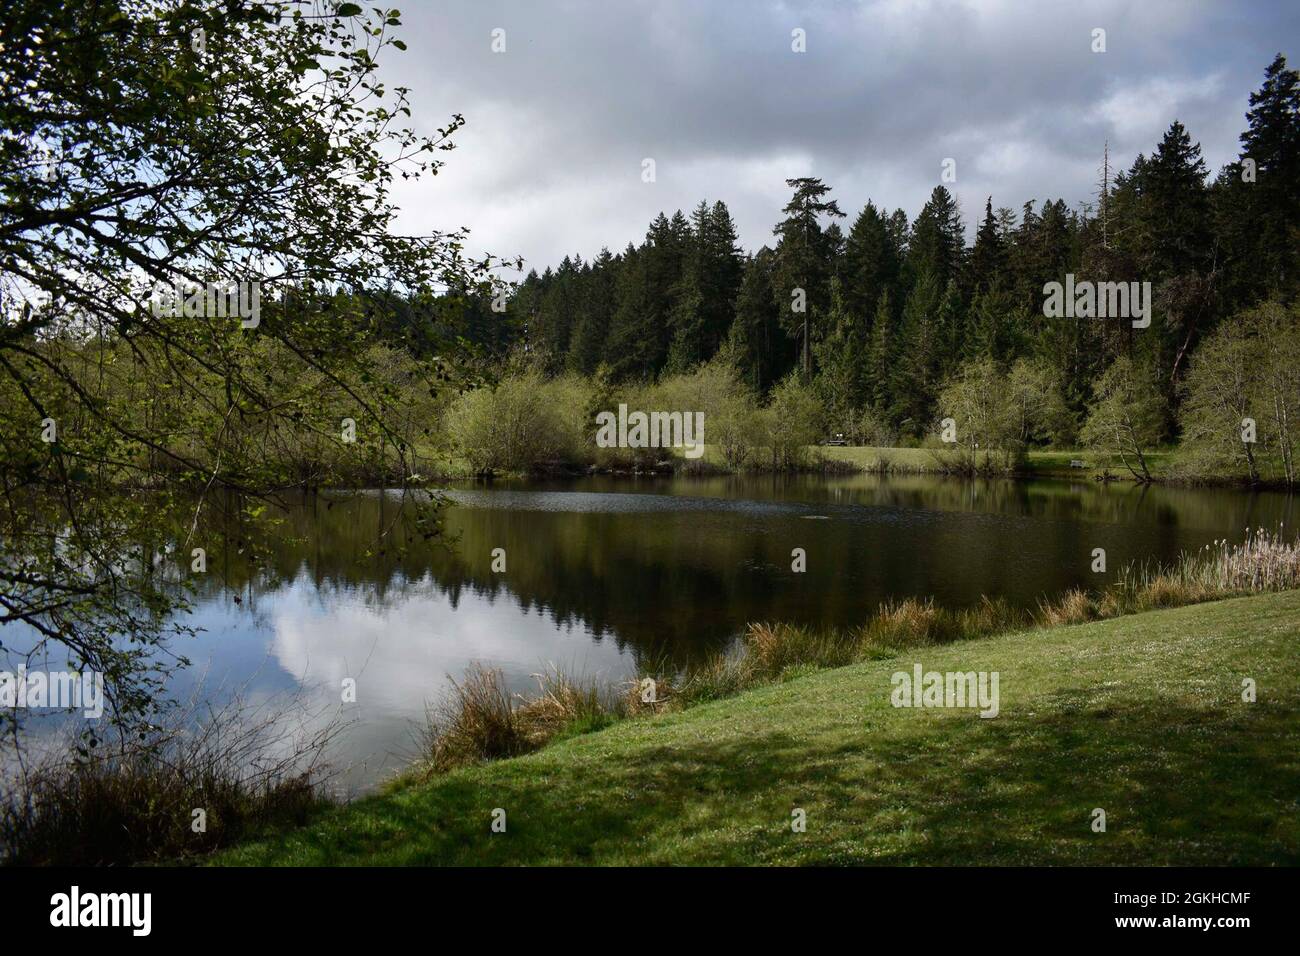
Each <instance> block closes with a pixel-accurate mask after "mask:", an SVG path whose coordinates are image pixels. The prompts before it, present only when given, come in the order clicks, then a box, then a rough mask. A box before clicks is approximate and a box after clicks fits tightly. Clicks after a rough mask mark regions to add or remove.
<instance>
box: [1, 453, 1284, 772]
mask: <svg viewBox="0 0 1300 956" xmlns="http://www.w3.org/2000/svg"><path fill="white" fill-rule="evenodd" d="M449 496H450V498H451V500H452V504H451V506H450V508H449V510H448V512H447V515H446V528H447V530H448V532H449V533H450V534H449V537H451V538H453V539H454V544H452V545H451V547H450V548H448V547H444V546H442V545H438V544H424V543H422V544H421V545H420V546H419V547H417V548H413V549H412V550H410V551H409V552H407V553H405V554H403V555H400V556H399V555H398V554H397V553H396V552H395V551H394V549H392V548H391V546H388V545H386V544H385V539H381V536H380V532H381V529H385V528H395V529H399V530H400V528H401V525H402V522H403V510H402V508H401V507H400V501H399V500H398V499H397V498H396V497H395V496H394V495H392V494H386V493H381V492H378V491H373V492H362V493H359V494H356V495H353V496H330V495H322V496H317V497H314V498H308V499H304V500H303V501H302V503H301V504H299V505H295V506H293V507H291V508H290V509H289V510H288V511H287V512H286V513H285V514H284V516H283V519H284V520H283V526H282V533H278V534H277V536H276V543H275V544H274V545H273V547H272V550H271V553H270V556H269V560H267V561H265V562H264V563H262V564H261V565H259V567H258V568H257V569H256V570H252V569H246V568H242V567H237V566H235V565H232V564H229V563H227V562H225V561H223V559H222V557H221V556H220V554H218V552H217V551H216V550H213V551H212V552H211V554H212V557H210V559H209V560H210V564H209V573H208V576H207V580H206V585H205V589H204V591H203V592H202V593H201V597H200V600H199V602H198V604H197V607H196V608H195V611H194V613H193V614H192V615H190V619H189V622H188V623H190V624H193V625H196V626H198V627H200V628H202V629H203V631H202V633H200V634H199V635H198V636H196V637H192V638H187V639H185V640H183V641H181V642H179V644H180V645H181V646H178V650H180V651H181V652H182V653H185V654H186V655H187V656H188V657H189V658H190V659H191V660H192V661H193V662H194V663H193V667H191V668H190V669H189V670H188V671H186V672H184V673H183V674H182V675H180V676H178V677H177V678H175V679H174V680H173V683H172V690H173V692H174V693H176V694H177V695H180V696H184V695H186V694H189V693H192V692H194V690H195V688H196V687H198V688H201V693H203V694H205V695H209V696H211V697H213V698H214V699H218V698H221V697H224V696H229V695H230V694H233V693H235V692H236V690H238V691H239V692H241V693H243V694H244V695H245V696H246V697H248V698H249V699H252V700H255V701H256V700H271V699H275V698H276V697H277V695H279V696H283V695H286V694H296V695H297V703H295V705H294V706H295V707H301V708H302V713H304V714H310V717H309V718H308V720H309V722H310V721H316V720H326V719H329V718H330V717H332V716H335V715H337V714H338V713H339V712H340V708H342V713H343V714H344V716H345V718H346V720H347V721H348V726H347V728H346V729H345V731H344V732H343V734H342V736H341V737H340V738H339V739H338V741H337V743H336V746H335V748H334V752H333V753H332V754H331V759H332V762H333V765H334V766H335V767H336V768H337V770H338V776H337V778H336V783H337V788H338V789H340V790H341V791H343V792H348V793H356V792H360V791H364V790H366V789H368V788H370V787H373V786H374V785H375V784H377V783H378V782H380V781H382V780H383V779H385V778H386V777H387V776H388V775H391V773H392V772H394V771H395V770H396V769H398V768H400V767H402V766H405V765H406V764H408V763H409V762H410V761H411V759H412V758H413V756H414V755H415V749H416V733H417V729H418V727H419V726H420V725H421V724H422V723H423V720H424V714H425V708H426V705H427V704H428V703H429V702H434V701H437V700H439V699H441V698H442V697H443V696H444V695H445V694H446V693H447V690H448V677H449V676H450V677H459V676H460V675H462V674H463V673H464V671H465V669H466V667H467V666H468V665H469V664H470V663H471V662H476V661H477V662H482V663H485V664H488V665H490V666H493V667H499V668H501V669H502V671H503V672H504V673H505V675H506V677H507V680H508V682H509V684H510V685H511V687H513V688H515V689H518V690H524V689H526V688H527V687H528V686H529V685H530V683H531V679H530V675H531V674H534V673H536V672H538V671H539V670H541V669H543V668H544V667H546V666H547V665H548V664H551V663H553V664H556V665H559V666H560V667H561V668H563V669H565V670H566V671H568V672H570V673H577V674H581V675H586V676H589V677H595V678H598V679H600V680H603V681H610V682H613V681H618V680H621V679H624V678H626V677H628V676H630V675H631V674H632V673H633V672H635V671H636V669H637V667H638V665H639V663H641V662H647V661H660V660H663V659H665V658H667V659H670V660H672V661H675V662H679V663H686V662H689V661H691V660H692V659H697V658H700V657H702V656H704V655H706V654H708V653H711V652H713V651H716V650H718V649H720V648H725V647H726V646H728V644H729V643H730V642H732V641H734V640H735V638H736V636H737V635H738V634H739V633H740V632H741V631H742V629H743V627H744V625H745V624H746V623H747V622H749V621H756V620H787V621H799V622H810V623H825V624H852V623H856V622H860V621H862V620H863V619H864V618H866V617H867V616H868V615H870V614H871V613H872V612H873V611H874V609H875V608H876V607H877V605H878V604H879V603H880V602H881V601H883V600H886V599H889V598H902V597H907V596H918V597H933V598H934V599H935V600H936V601H937V602H939V603H941V604H944V605H948V606H963V605H969V604H973V603H976V602H978V601H979V599H980V597H981V596H982V595H989V596H1000V597H1003V598H1006V599H1007V600H1009V601H1011V602H1013V603H1015V604H1017V605H1021V606H1025V607H1033V606H1034V605H1035V604H1036V603H1037V602H1038V600H1039V599H1040V598H1042V597H1045V596H1048V595H1056V594H1058V593H1059V592H1061V591H1062V590H1064V589H1066V588H1069V587H1074V586H1079V587H1096V586H1098V585H1100V584H1101V583H1103V581H1105V580H1109V579H1111V578H1113V577H1114V576H1115V573H1116V572H1117V571H1118V570H1119V569H1120V568H1121V567H1122V566H1123V565H1125V564H1126V563H1128V562H1134V561H1171V560H1173V559H1174V558H1175V557H1176V556H1177V555H1178V554H1179V553H1180V552H1182V551H1185V550H1189V549H1195V548H1200V547H1201V546H1203V545H1205V544H1207V543H1209V542H1211V541H1213V540H1214V539H1216V538H1222V537H1228V538H1232V539H1234V540H1239V539H1241V538H1242V537H1243V536H1244V531H1245V528H1246V527H1247V526H1250V527H1264V528H1269V529H1274V528H1276V527H1277V526H1278V524H1279V523H1283V524H1285V526H1287V527H1291V526H1292V525H1293V524H1294V521H1293V514H1292V511H1293V508H1294V501H1293V499H1292V497H1291V496H1289V495H1285V494H1281V493H1249V492H1244V491H1234V490H1225V489H1197V488H1171V487H1145V488H1144V487H1139V486H1134V485H1131V484H1128V483H1113V484H1101V483H1096V482H1091V481H1080V482H1069V481H1061V480H1044V481H1028V482H1013V481H964V480H956V479H946V478H937V477H922V476H916V477H911V476H906V477H905V476H875V475H855V476H850V477H771V476H764V477H723V478H642V479H634V478H607V477H592V478H584V479H579V480H572V481H564V482H545V483H538V482H529V483H511V482H496V483H493V484H491V485H484V484H464V485H461V486H457V487H453V488H451V489H450V491H449ZM498 548H500V549H504V552H505V555H504V557H505V566H506V569H505V571H504V572H494V571H493V570H492V565H493V550H494V549H498ZM795 548H801V549H803V551H804V553H805V554H806V563H807V569H806V571H804V572H803V573H795V572H793V571H792V570H791V564H792V556H791V552H792V550H793V549H795ZM1094 548H1104V549H1105V551H1106V559H1107V565H1108V570H1107V573H1106V574H1095V573H1093V572H1092V570H1091V564H1092V561H1093V556H1092V552H1093V549H1094ZM8 643H9V644H10V645H12V643H13V642H12V640H11V641H9V642H8ZM346 678H351V679H353V680H355V682H356V697H357V699H356V702H355V703H348V704H342V703H341V690H340V688H341V686H342V683H343V681H344V680H345V679H346Z"/></svg>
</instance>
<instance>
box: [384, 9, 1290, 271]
mask: <svg viewBox="0 0 1300 956" xmlns="http://www.w3.org/2000/svg"><path fill="white" fill-rule="evenodd" d="M401 9H402V14H403V17H402V19H403V24H404V26H403V28H402V31H401V34H400V35H401V36H402V38H403V39H404V40H405V42H406V43H407V44H408V47H409V49H408V51H407V52H405V53H398V52H396V51H392V50H390V51H387V52H386V53H385V59H384V60H383V61H382V64H383V65H382V75H383V76H384V78H385V79H386V80H387V81H388V82H389V84H390V85H398V84H402V85H406V86H409V87H410V88H411V105H412V110H413V113H414V115H415V123H416V125H417V127H418V128H419V129H420V130H421V131H422V132H425V133H429V134H432V133H433V131H434V129H435V127H437V126H441V125H444V123H445V122H446V120H447V118H448V117H449V116H450V115H451V114H452V113H463V114H464V116H465V118H466V120H467V126H466V127H465V128H464V129H463V130H462V131H461V132H460V133H459V134H458V135H457V137H456V142H457V144H458V146H457V149H456V150H455V151H453V152H450V153H445V154H441V155H442V156H443V158H445V159H446V160H447V165H446V166H445V167H444V169H443V170H442V172H441V173H440V174H439V175H438V176H436V177H432V178H425V179H422V180H420V181H419V182H418V183H416V184H413V185H403V186H402V187H400V188H399V189H398V191H397V192H396V200H397V202H398V204H399V205H400V206H401V207H402V210H403V212H402V215H401V219H400V225H401V227H402V228H403V229H404V230H405V231H420V230H424V229H429V228H440V229H448V228H452V227H455V226H468V227H469V228H470V229H471V236H470V251H471V252H474V253H479V252H482V251H485V250H486V251H490V252H492V253H495V254H498V255H502V256H515V255H522V256H524V257H525V259H526V260H527V261H528V266H535V267H536V268H538V270H539V271H540V270H541V269H542V268H544V267H545V266H547V265H555V264H557V263H558V262H559V260H560V259H561V258H563V256H564V255H565V254H566V253H581V254H582V255H583V257H584V258H590V257H592V256H593V255H594V254H595V253H597V252H599V250H600V248H601V247H602V246H609V247H610V249H611V250H613V251H615V252H617V251H619V250H621V249H622V248H623V247H624V246H625V245H626V244H627V242H628V241H629V240H630V241H633V242H640V240H641V239H642V238H643V236H644V235H645V230H646V226H647V224H648V223H649V221H650V220H651V219H652V218H653V217H654V216H655V215H656V214H657V213H658V212H659V211H660V210H665V211H667V212H669V213H671V212H672V211H673V210H675V209H678V208H680V209H683V210H687V211H689V209H690V208H691V207H692V206H694V205H695V204H696V203H698V202H699V200H701V199H708V200H709V201H710V202H713V201H714V200H717V199H722V200H723V201H725V202H726V203H727V205H728V206H729V207H730V208H731V212H732V215H733V216H734V218H735V220H736V222H737V225H738V227H739V230H740V239H741V243H742V245H743V246H744V247H745V248H746V249H748V250H754V249H757V248H758V247H759V246H760V245H762V244H764V243H770V242H771V241H772V226H773V225H774V224H775V222H776V221H777V219H778V218H779V215H780V209H781V207H782V206H783V205H784V204H785V202H786V200H787V198H788V195H789V190H788V189H787V187H786V186H785V180H786V179H787V178H792V177H795V176H819V177H821V178H822V179H824V180H825V181H826V182H827V183H828V184H830V185H831V186H832V187H833V193H832V196H833V197H834V198H836V199H838V200H839V203H840V206H841V208H842V209H843V210H844V211H845V212H846V213H848V216H849V218H848V220H847V221H846V224H845V227H846V228H847V225H848V224H849V223H851V222H852V220H853V217H854V216H855V215H856V214H857V212H858V211H859V210H860V209H861V208H862V206H863V205H864V204H865V203H866V201H867V200H868V199H872V200H874V201H875V202H876V204H877V205H884V206H887V207H889V208H890V209H893V208H894V207H897V206H902V207H903V208H904V209H905V210H906V211H907V214H908V216H909V218H912V217H914V216H915V215H916V213H917V211H918V210H919V209H920V207H921V205H922V203H923V202H924V201H925V198H926V196H927V195H928V194H929V192H930V190H931V189H932V188H933V187H934V186H935V185H936V184H938V183H939V182H940V176H941V173H942V167H941V164H942V162H943V160H944V159H945V158H947V157H951V158H953V159H955V160H956V173H957V179H956V182H955V183H954V184H951V185H950V186H949V188H951V189H954V191H955V192H956V194H957V196H958V198H959V199H960V201H961V204H962V208H963V211H964V213H965V217H966V221H967V226H968V230H969V229H971V228H973V223H974V221H975V220H976V219H977V218H978V217H979V216H980V215H981V214H982V212H983V206H984V199H985V197H986V196H988V195H990V194H991V195H992V196H993V205H994V207H995V208H996V207H998V206H1009V207H1011V208H1013V209H1016V210H1017V211H1018V210H1019V209H1020V206H1021V204H1022V203H1024V202H1025V201H1027V200H1030V199H1034V200H1041V199H1043V198H1044V197H1050V198H1055V197H1058V196H1059V197H1063V198H1064V199H1066V200H1067V202H1069V203H1071V204H1074V203H1077V202H1079V201H1083V200H1086V199H1087V198H1088V197H1089V194H1090V193H1091V192H1092V191H1093V190H1094V188H1095V187H1094V185H1093V184H1094V183H1095V181H1096V180H1097V178H1098V167H1099V166H1100V163H1101V152H1102V144H1103V143H1104V142H1105V141H1106V140H1109V141H1110V149H1111V157H1112V162H1113V163H1114V164H1115V165H1117V166H1121V167H1127V166H1128V165H1129V164H1130V163H1131V162H1132V160H1133V158H1134V157H1135V156H1136V155H1137V153H1139V152H1145V153H1150V152H1151V150H1152V148H1153V146H1154V145H1155V143H1156V142H1157V141H1158V140H1159V137H1160V135H1161V134H1162V133H1163V131H1164V130H1165V128H1166V127H1167V126H1168V125H1169V123H1170V121H1171V120H1173V119H1175V118H1178V119H1180V120H1182V122H1183V123H1184V125H1186V126H1187V128H1188V129H1189V130H1190V132H1191V134H1192V137H1193V138H1194V139H1195V140H1197V141H1199V142H1200V143H1201V147H1202V149H1203V150H1204V153H1205V157H1206V161H1207V162H1208V163H1209V165H1210V167H1211V170H1212V172H1217V170H1218V168H1219V166H1221V165H1222V164H1223V163H1224V162H1226V161H1228V160H1230V159H1232V158H1235V156H1236V149H1237V137H1238V136H1239V134H1240V133H1241V130H1242V129H1243V127H1244V123H1245V120H1244V117H1243V114H1244V113H1245V110H1246V108H1247V105H1248V103H1247V99H1248V97H1249V95H1250V93H1251V92H1252V91H1253V90H1255V89H1257V88H1258V86H1259V84H1260V81H1261V79H1262V77H1263V71H1264V68H1265V67H1266V66H1267V65H1268V63H1269V62H1270V61H1271V60H1272V58H1273V55H1274V54H1276V53H1278V52H1282V53H1285V54H1286V55H1287V56H1288V57H1289V58H1290V62H1291V65H1292V66H1295V65H1296V64H1297V63H1300V43H1297V42H1296V41H1297V40H1298V39H1300V3H1297V2H1295V0H1261V2H1241V0H1235V2H1227V0H1223V2H1199V0H1115V2H1109V0H1105V2H1092V0H1070V2H1059V3H1058V2H1055V0H1021V2H1017V0H965V2H961V0H932V2H927V0H881V2H862V3H857V2H832V0H825V2H818V3H810V2H809V3H795V2H791V3H777V2H764V0H659V2H655V0H638V2H628V0H590V2H588V0H407V2H405V3H403V4H401ZM498 28H499V29H501V30H504V31H505V34H504V36H505V47H506V49H505V52H502V53H494V52H493V51H492V36H493V31H494V30H496V29H498ZM796 28H799V29H802V30H804V31H805V33H806V45H807V51H806V52H804V53H796V52H793V51H792V49H791V44H792V38H791V31H792V30H794V29H796ZM1096 28H1103V29H1104V30H1105V31H1106V37H1105V40H1106V52H1105V53H1094V52H1092V49H1091V47H1092V43H1093V36H1092V34H1093V30H1094V29H1096ZM1288 46H1289V47H1290V48H1288ZM646 158H652V159H654V161H655V167H656V168H655V171H656V181H655V182H653V183H645V182H643V181H642V175H641V172H642V161H643V159H646ZM528 266H525V269H527V268H528Z"/></svg>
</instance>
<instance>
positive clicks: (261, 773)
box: [0, 700, 341, 866]
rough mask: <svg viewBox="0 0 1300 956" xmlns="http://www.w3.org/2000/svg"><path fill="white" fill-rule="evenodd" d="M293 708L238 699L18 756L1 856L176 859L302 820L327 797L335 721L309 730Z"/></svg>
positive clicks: (3, 814) (2, 799)
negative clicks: (113, 740) (127, 731)
mask: <svg viewBox="0 0 1300 956" xmlns="http://www.w3.org/2000/svg"><path fill="white" fill-rule="evenodd" d="M291 712H292V711H291V710H290V709H289V708H287V707H286V708H282V709H278V710H269V709H267V708H266V707H265V706H262V707H253V706H250V705H248V704H245V703H244V702H243V701H242V700H236V701H233V702H232V703H230V704H228V705H226V706H225V707H224V708H222V709H220V710H219V711H209V712H207V713H206V714H203V715H202V717H201V718H200V717H199V712H198V711H197V709H194V708H184V709H178V710H177V711H176V712H175V713H173V714H171V715H170V716H169V717H168V719H167V720H166V722H165V723H164V724H161V725H157V726H155V727H154V728H152V729H151V730H150V731H146V732H145V733H144V734H143V735H137V736H136V737H135V738H133V739H130V740H128V741H124V742H118V743H117V744H115V745H113V746H109V745H108V743H107V742H106V741H99V742H98V744H97V746H95V747H93V748H92V747H89V746H78V744H79V743H80V741H79V740H74V739H71V738H69V739H67V740H66V741H65V742H64V744H65V745H64V746H56V747H50V748H48V749H46V750H45V751H43V752H42V753H41V754H40V755H37V756H35V757H32V755H30V754H29V755H26V756H24V758H23V759H22V760H18V761H14V766H13V769H11V771H10V772H9V773H8V775H7V777H8V779H6V780H4V781H3V782H0V783H2V785H0V794H2V795H0V861H3V862H4V863H5V864H8V865H18V866H33V865H35V866H46V865H60V866H122V865H129V864H138V863H171V862H182V861H186V860H192V859H195V858H198V857H201V856H203V855H205V854H207V853H210V852H211V851H213V850H216V849H218V848H221V847H225V846H230V845H232V844H234V843H238V842H240V841H241V840H245V839H250V838H253V837H255V836H257V835H259V834H262V833H269V832H275V831H278V830H282V829H286V828H289V827H294V826H300V825H302V824H304V823H305V822H307V819H308V818H309V817H310V816H311V815H312V814H313V813H314V812H315V811H316V810H318V809H320V808H322V807H324V806H325V805H326V804H327V802H328V801H327V798H326V797H325V795H324V794H323V792H322V789H321V788H322V785H323V784H324V782H325V780H326V779H327V775H326V772H325V767H324V764H323V760H322V757H323V753H324V751H325V749H326V747H327V745H328V744H329V743H330V741H331V740H332V739H333V738H334V737H335V736H336V735H337V733H338V732H339V731H340V730H341V725H340V724H339V723H338V722H337V721H329V722H327V723H325V724H324V725H323V726H319V727H316V729H312V726H311V725H312V723H313V720H312V718H310V717H308V718H301V719H299V720H297V721H295V720H294V719H292V718H289V717H288V715H289V714H290V713H291ZM68 754H72V755H73V757H72V759H69V757H68V756H67V755H68ZM196 809H198V810H202V811H203V827H202V828H198V829H196V827H195V820H196V817H195V815H194V811H195V810H196Z"/></svg>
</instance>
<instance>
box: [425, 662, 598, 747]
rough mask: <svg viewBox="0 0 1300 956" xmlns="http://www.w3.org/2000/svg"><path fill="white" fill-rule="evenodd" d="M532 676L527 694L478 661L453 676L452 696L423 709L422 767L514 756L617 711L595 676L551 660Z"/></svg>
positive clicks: (591, 727) (585, 728) (587, 727)
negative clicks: (533, 684) (533, 687)
mask: <svg viewBox="0 0 1300 956" xmlns="http://www.w3.org/2000/svg"><path fill="white" fill-rule="evenodd" d="M533 677H534V679H535V680H536V681H537V683H538V692H537V693H536V694H535V695H532V696H530V697H525V696H523V695H522V694H515V693H511V692H510V690H509V689H508V688H507V687H506V680H505V675H504V674H503V673H502V672H501V671H500V670H498V669H495V668H490V667H485V666H484V665H482V664H474V665H472V666H471V667H470V668H469V670H468V672H467V673H466V675H465V677H464V679H462V680H460V681H452V693H451V696H450V697H449V698H448V699H447V701H446V702H445V703H443V704H442V705H441V706H440V707H437V708H434V709H431V710H430V711H429V713H428V719H427V720H426V725H425V728H424V734H423V746H422V751H423V753H424V758H425V764H426V769H427V770H429V771H432V772H442V771H446V770H450V769H452V768H454V767H463V766H467V765H470V764H475V763H482V762H484V761H487V760H500V759H503V758H506V757H518V756H521V755H522V754H526V753H531V752H532V751H534V750H537V749H538V748H539V747H541V746H542V745H543V744H545V743H547V742H548V741H550V740H552V739H554V738H556V737H559V736H568V735H570V734H573V733H582V732H586V731H590V730H598V729H600V728H601V727H604V726H605V725H607V724H609V723H611V722H612V721H613V720H615V719H617V718H618V717H619V716H621V711H622V708H621V704H620V701H619V699H618V696H617V694H616V693H615V692H614V691H613V690H612V689H610V688H608V687H604V686H602V685H600V684H599V683H597V682H596V681H595V680H580V679H577V678H573V677H569V676H568V675H566V674H565V673H564V672H563V671H561V670H560V669H559V668H558V667H556V666H555V665H550V666H549V667H548V668H547V669H546V670H545V671H543V672H542V673H540V674H534V675H533Z"/></svg>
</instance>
